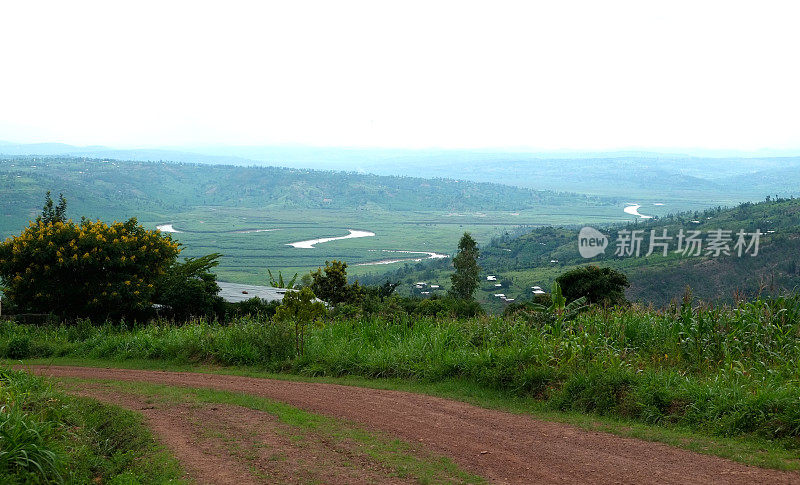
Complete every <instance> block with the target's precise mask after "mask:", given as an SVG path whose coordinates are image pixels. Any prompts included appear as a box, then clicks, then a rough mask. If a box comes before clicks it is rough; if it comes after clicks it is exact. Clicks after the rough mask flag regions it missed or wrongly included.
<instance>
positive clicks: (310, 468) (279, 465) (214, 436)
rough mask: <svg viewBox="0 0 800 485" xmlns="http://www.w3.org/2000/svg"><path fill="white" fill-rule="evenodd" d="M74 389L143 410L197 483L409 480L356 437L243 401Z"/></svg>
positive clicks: (99, 385)
mask: <svg viewBox="0 0 800 485" xmlns="http://www.w3.org/2000/svg"><path fill="white" fill-rule="evenodd" d="M67 388H68V392H69V393H70V394H73V395H78V396H83V397H90V398H93V399H97V400H99V401H103V402H106V403H109V404H114V405H117V406H121V407H123V408H126V409H130V410H132V411H136V412H138V413H141V414H142V415H144V417H145V420H146V421H147V424H148V426H149V427H150V429H151V430H152V431H153V434H154V435H155V436H156V437H157V438H158V440H159V442H161V443H162V444H164V445H165V446H166V447H167V448H169V450H170V451H171V452H172V454H173V456H175V458H177V459H178V461H179V462H180V463H181V466H182V467H183V468H184V470H185V471H186V474H187V477H188V478H190V479H191V480H192V481H193V482H195V483H198V484H209V485H220V484H221V485H256V484H261V483H286V484H301V483H331V484H347V485H351V484H352V485H355V484H359V485H360V484H372V483H389V484H410V483H416V482H415V481H414V480H412V479H410V478H405V479H404V478H400V477H397V476H393V473H394V472H393V470H391V469H388V468H383V467H381V466H380V464H378V463H376V462H374V461H371V460H368V459H366V457H365V456H363V455H362V454H360V453H358V450H357V447H356V446H354V445H353V444H352V443H345V442H332V441H331V440H328V439H325V438H324V437H320V436H315V435H313V434H312V433H298V430H296V429H293V428H292V427H290V426H288V425H286V424H283V423H280V422H279V421H278V419H277V418H276V417H275V416H272V415H270V414H268V413H264V412H260V411H256V410H253V409H249V408H244V407H241V406H234V405H229V404H209V403H197V402H169V401H164V402H162V401H159V400H155V401H154V400H151V399H148V398H147V397H146V396H143V395H139V394H136V393H132V392H121V391H119V390H116V389H113V388H110V387H108V386H106V385H105V383H103V382H79V383H72V382H71V383H69V385H68V386H67Z"/></svg>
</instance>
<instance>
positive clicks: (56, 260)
mask: <svg viewBox="0 0 800 485" xmlns="http://www.w3.org/2000/svg"><path fill="white" fill-rule="evenodd" d="M179 252H180V248H179V247H178V243H177V242H176V241H173V240H172V238H171V237H170V236H169V235H168V234H162V233H161V232H160V231H157V230H156V231H151V230H147V229H145V228H144V227H142V226H141V225H139V224H138V222H137V221H136V219H135V218H132V219H130V220H128V221H127V222H114V223H113V224H110V225H109V224H106V223H103V222H101V221H92V220H87V219H84V220H82V221H81V222H79V223H76V222H73V221H72V220H64V218H63V217H44V218H42V217H40V218H38V219H37V220H36V221H33V222H31V223H30V225H29V226H28V227H27V228H25V230H23V231H22V233H21V234H19V235H18V236H12V237H10V238H8V239H6V240H5V241H4V242H2V243H0V280H2V285H3V287H4V298H6V299H10V300H11V301H13V303H14V304H15V306H16V307H17V309H18V311H20V312H30V313H53V314H56V315H59V316H61V317H63V318H76V317H90V318H96V319H107V318H112V319H114V318H120V317H134V318H135V317H137V316H138V315H143V314H146V312H147V311H149V310H150V308H151V306H152V297H153V294H154V289H153V288H154V285H155V283H156V282H157V281H158V279H159V278H160V277H161V275H163V274H164V273H165V272H166V271H167V269H168V268H169V267H170V266H171V265H172V264H173V263H174V262H175V261H176V259H177V256H178V253H179Z"/></svg>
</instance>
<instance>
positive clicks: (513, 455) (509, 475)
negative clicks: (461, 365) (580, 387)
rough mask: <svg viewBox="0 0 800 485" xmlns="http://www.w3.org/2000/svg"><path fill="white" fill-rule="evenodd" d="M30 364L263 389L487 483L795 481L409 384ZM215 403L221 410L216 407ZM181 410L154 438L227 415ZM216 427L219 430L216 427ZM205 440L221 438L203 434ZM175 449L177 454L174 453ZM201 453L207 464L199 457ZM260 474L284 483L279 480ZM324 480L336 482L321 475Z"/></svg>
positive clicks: (168, 416) (252, 428) (250, 426)
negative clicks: (389, 386) (375, 385)
mask: <svg viewBox="0 0 800 485" xmlns="http://www.w3.org/2000/svg"><path fill="white" fill-rule="evenodd" d="M28 369H30V370H31V371H33V372H35V373H38V374H42V375H47V376H52V377H77V378H83V379H110V380H116V381H136V382H149V383H156V384H166V385H170V386H185V387H192V388H212V389H219V390H226V391H233V392H240V393H246V394H251V395H256V396H262V397H267V398H270V399H274V400H277V401H282V402H285V403H287V404H290V405H292V406H295V407H298V408H300V409H304V410H306V411H310V412H313V413H318V414H322V415H327V416H331V417H334V418H339V419H344V420H348V421H352V422H355V423H358V424H360V425H361V426H363V427H364V428H366V429H368V430H374V431H380V432H385V433H388V434H390V435H394V436H397V437H398V438H401V439H403V440H405V441H407V442H411V443H415V444H416V443H419V444H420V445H424V446H425V448H426V449H427V450H429V451H430V452H432V453H435V454H440V455H444V456H448V457H450V458H451V459H452V460H453V461H454V462H455V463H457V464H458V465H459V466H461V467H462V468H463V469H465V470H468V471H470V472H472V473H475V474H477V475H480V476H483V477H486V478H488V479H489V480H490V481H491V482H492V483H561V484H578V483H609V484H610V483H660V484H666V483H674V484H702V485H708V484H721V483H741V484H751V483H800V473H797V472H783V471H777V470H767V469H762V468H757V467H752V466H747V465H743V464H741V463H737V462H733V461H730V460H726V459H723V458H719V457H715V456H709V455H703V454H699V453H694V452H691V451H687V450H682V449H679V448H673V447H671V446H668V445H665V444H661V443H652V442H647V441H641V440H637V439H634V438H624V437H620V436H616V435H612V434H608V433H602V432H591V431H585V430H581V429H579V428H576V427H573V426H569V425H565V424H562V423H552V422H546V421H539V420H536V419H532V418H530V417H528V416H524V415H516V414H509V413H505V412H501V411H496V410H490V409H484V408H480V407H477V406H473V405H470V404H466V403H462V402H457V401H450V400H447V399H441V398H437V397H432V396H426V395H421V394H413V393H408V392H400V391H388V390H378V389H366V388H359V387H350V386H341V385H336V384H323V383H305V382H292V381H283V380H273V379H263V378H253V377H241V376H230V375H218V374H203V373H192V372H163V371H146V370H130V369H104V368H90V367H69V366H33V367H29V368H28ZM123 405H125V404H124V403H123ZM144 407H146V406H144ZM214 407H217V408H220V409H221V406H214ZM140 410H141V411H142V412H144V413H145V415H148V414H147V412H148V411H153V413H155V412H157V411H156V410H149V409H140ZM182 411H183V412H185V414H184V415H183V416H182V415H181V414H180V413H174V412H165V414H158V415H157V416H154V417H153V418H150V417H148V419H150V420H151V423H152V424H151V425H152V426H153V427H154V429H155V430H156V432H157V433H158V434H159V436H161V434H162V433H167V430H168V429H173V428H176V429H178V430H181V429H184V431H179V432H180V433H182V434H181V435H180V436H182V437H183V438H181V439H189V438H190V437H191V435H190V434H189V433H190V431H189V430H190V429H191V428H190V427H189V428H187V425H186V422H191V419H195V420H197V421H198V422H208V421H210V422H220V423H222V422H223V421H224V419H225V418H223V417H222V416H221V415H223V414H229V413H227V412H222V411H219V409H218V410H213V409H209V408H205V409H204V408H197V409H193V408H184V409H182ZM237 412H238V411H237ZM198 413H203V414H198ZM245 414H247V413H245ZM193 415H194V416H198V417H192V416H193ZM218 415H219V416H218ZM181 420H183V421H181ZM248 420H252V421H249V422H248ZM259 420H261V421H259ZM225 423H226V424H214V426H237V427H236V428H235V429H233V428H232V429H231V432H230V433H227V432H226V433H225V434H226V435H228V436H232V435H236V436H248V433H253V432H255V433H262V432H264V430H265V429H266V430H269V429H271V428H270V426H272V427H274V426H275V424H274V423H272V424H270V423H269V420H268V419H267V418H266V417H263V416H261V417H259V416H256V415H253V416H251V417H249V418H247V419H244V420H243V423H242V424H237V423H230V422H227V421H225ZM221 429H223V431H224V430H225V428H224V427H223V428H221ZM267 433H268V434H269V431H267ZM258 436H259V438H258V439H266V437H265V436H262V435H260V434H259V435H258ZM194 439H196V438H194ZM211 441H213V440H211ZM188 443H191V441H189V442H188ZM175 446H177V445H175ZM187 446H188V445H187ZM203 446H219V444H218V443H213V442H211V443H208V444H204V445H203ZM170 447H171V448H173V449H175V448H174V447H173V446H170ZM201 448H202V447H201ZM290 453H293V452H290ZM177 457H178V459H179V460H182V461H183V460H184V458H182V456H181V454H180V453H178V456H177ZM195 459H197V461H198V462H197V463H194V462H191V463H190V462H186V463H187V464H186V466H187V468H191V467H194V466H196V467H200V466H208V467H210V468H223V466H222V465H221V464H219V463H217V462H214V461H212V458H208V459H206V458H205V455H203V456H201V457H200V458H199V459H198V458H197V457H195ZM206 460H208V461H207V463H209V464H208V465H203V463H199V462H205V461H206ZM303 464H305V462H303ZM190 465H191V466H190ZM228 473H234V471H228ZM364 473H370V472H369V471H365V472H364ZM373 478H375V479H377V482H378V483H387V482H386V481H384V478H381V477H378V476H375V475H370V476H365V477H364V480H365V481H370V480H371V479H373ZM357 479H358V477H357ZM264 481H266V482H268V483H282V478H278V477H276V479H273V480H269V479H265V480H264ZM322 482H323V483H336V482H335V481H332V482H327V481H326V480H324V479H323V480H322ZM214 483H224V482H223V481H221V480H220V481H217V482H214ZM237 483H246V482H244V481H237ZM351 483H356V482H351Z"/></svg>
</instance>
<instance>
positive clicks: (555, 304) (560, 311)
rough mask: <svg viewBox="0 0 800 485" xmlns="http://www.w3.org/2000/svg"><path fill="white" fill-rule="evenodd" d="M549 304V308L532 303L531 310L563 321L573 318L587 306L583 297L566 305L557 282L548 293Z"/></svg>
mask: <svg viewBox="0 0 800 485" xmlns="http://www.w3.org/2000/svg"><path fill="white" fill-rule="evenodd" d="M550 302H551V303H550V306H544V305H542V304H539V303H534V304H533V305H532V308H533V309H534V310H536V311H542V312H549V313H552V314H554V315H555V316H556V318H558V319H559V320H560V321H564V320H569V319H571V318H574V317H575V316H577V315H578V313H580V312H581V310H583V309H584V308H586V307H587V306H588V305H587V303H586V297H585V296H582V297H580V298H578V299H576V300H573V301H571V302H569V303H567V298H566V297H565V296H564V294H563V293H562V292H561V285H559V284H558V281H554V282H553V289H552V290H551V291H550Z"/></svg>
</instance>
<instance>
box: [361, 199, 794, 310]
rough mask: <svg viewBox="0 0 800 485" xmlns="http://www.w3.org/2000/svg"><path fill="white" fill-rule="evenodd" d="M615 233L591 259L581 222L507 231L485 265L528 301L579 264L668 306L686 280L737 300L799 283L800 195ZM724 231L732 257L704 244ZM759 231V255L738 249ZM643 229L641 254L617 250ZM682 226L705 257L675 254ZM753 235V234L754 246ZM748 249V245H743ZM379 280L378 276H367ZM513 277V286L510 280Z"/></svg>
mask: <svg viewBox="0 0 800 485" xmlns="http://www.w3.org/2000/svg"><path fill="white" fill-rule="evenodd" d="M596 228H597V229H599V230H601V231H602V233H604V234H605V235H607V236H608V241H609V243H608V244H609V245H608V247H607V248H606V251H605V253H603V254H600V255H598V256H596V257H593V258H591V259H585V258H583V257H582V256H581V255H580V253H579V252H578V246H577V243H578V232H579V229H580V228H579V227H574V226H565V227H553V226H547V227H540V228H534V229H532V230H530V231H528V232H526V233H523V234H506V235H504V236H500V237H497V238H495V239H494V240H493V241H492V242H491V243H489V244H487V245H484V246H483V247H481V256H480V259H479V261H478V262H479V264H480V266H481V267H482V268H483V270H484V273H485V274H492V275H498V282H504V286H503V290H505V293H508V294H510V295H513V296H515V297H516V298H517V299H523V300H529V299H532V297H533V295H532V292H531V286H535V285H538V286H541V287H543V288H548V287H549V286H550V284H551V283H552V282H553V281H555V279H556V278H557V277H559V275H562V274H563V273H566V272H569V271H573V270H578V269H579V268H582V267H584V266H586V265H587V264H591V265H596V266H602V267H608V268H611V269H613V270H615V271H621V272H623V273H624V274H625V275H626V276H627V278H628V281H629V283H630V288H629V289H628V290H627V291H626V296H627V298H628V299H630V300H634V301H640V302H643V303H652V304H654V305H656V306H665V305H667V304H669V303H670V302H671V301H673V300H675V299H680V297H681V295H682V294H683V293H684V291H685V289H686V287H687V286H690V287H691V288H692V291H693V292H694V294H695V296H696V297H698V298H700V299H702V300H705V301H724V302H729V303H730V302H733V301H734V300H735V299H737V298H746V297H748V298H753V297H756V296H758V295H759V294H762V293H773V294H777V293H780V292H781V291H791V290H793V289H794V288H796V287H798V286H800V265H798V261H797V257H796V255H797V254H798V253H799V252H800V199H781V198H773V197H768V198H767V200H765V201H763V202H759V203H750V202H745V203H742V204H740V205H738V206H736V207H734V208H728V209H725V208H721V207H716V208H712V209H707V210H704V211H693V212H684V213H678V214H671V215H668V216H666V217H661V218H653V219H647V220H640V221H636V222H633V223H629V224H621V225H611V226H607V227H606V226H596ZM665 230H666V231H667V235H668V236H672V240H671V246H670V247H669V251H668V253H667V255H666V256H663V255H662V251H661V248H658V247H657V248H656V250H655V251H654V252H653V254H650V255H649V256H646V254H647V252H648V251H649V241H650V236H651V231H653V234H655V235H657V236H660V235H662V234H663V231H665ZM717 230H727V231H731V233H730V237H731V241H730V242H729V244H728V247H729V249H730V250H731V251H730V254H729V255H726V254H724V253H721V254H719V255H718V256H717V255H714V254H708V253H707V252H706V251H705V248H707V247H708V244H709V242H710V240H711V238H712V237H713V235H714V234H715V231H717ZM740 230H742V231H744V232H745V233H747V234H752V233H754V232H755V231H756V230H758V231H760V233H761V235H760V237H759V247H758V253H757V255H755V256H751V255H752V254H753V252H754V248H752V247H751V248H750V250H749V251H748V252H743V254H742V255H741V256H740V255H739V254H738V252H737V251H736V248H735V244H736V242H737V235H736V234H737V232H738V231H740ZM626 231H627V234H630V233H631V231H642V232H641V233H640V234H641V236H642V237H643V240H642V243H641V252H640V256H639V257H635V256H628V255H617V254H616V251H617V247H618V246H617V243H618V241H619V240H620V235H621V234H623V235H624V234H626ZM680 231H684V233H685V234H688V232H689V231H700V240H701V241H702V245H703V246H702V247H703V250H702V251H701V252H700V254H699V255H697V256H694V255H692V254H683V253H679V252H676V250H677V244H678V235H679V234H680ZM751 239H752V237H750V236H747V237H746V239H745V241H746V242H747V243H748V244H749V243H750V242H751ZM744 249H746V248H744ZM445 276H446V263H445V262H440V261H433V262H421V263H419V264H417V265H408V266H407V267H405V268H401V269H398V270H396V271H395V272H390V273H388V274H386V275H384V276H383V278H390V279H392V280H393V281H400V282H403V283H410V282H413V281H420V280H434V281H440V280H442V279H443V278H444V277H445ZM362 280H363V281H364V282H366V283H368V284H369V283H372V282H373V279H369V278H364V279H362ZM506 283H508V285H507V286H506ZM482 289H483V293H482V294H479V300H480V301H481V302H482V303H484V304H486V303H492V301H493V300H492V299H491V298H490V294H491V293H493V292H494V293H496V292H497V291H496V289H495V288H494V287H493V285H491V286H488V287H485V288H482Z"/></svg>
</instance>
